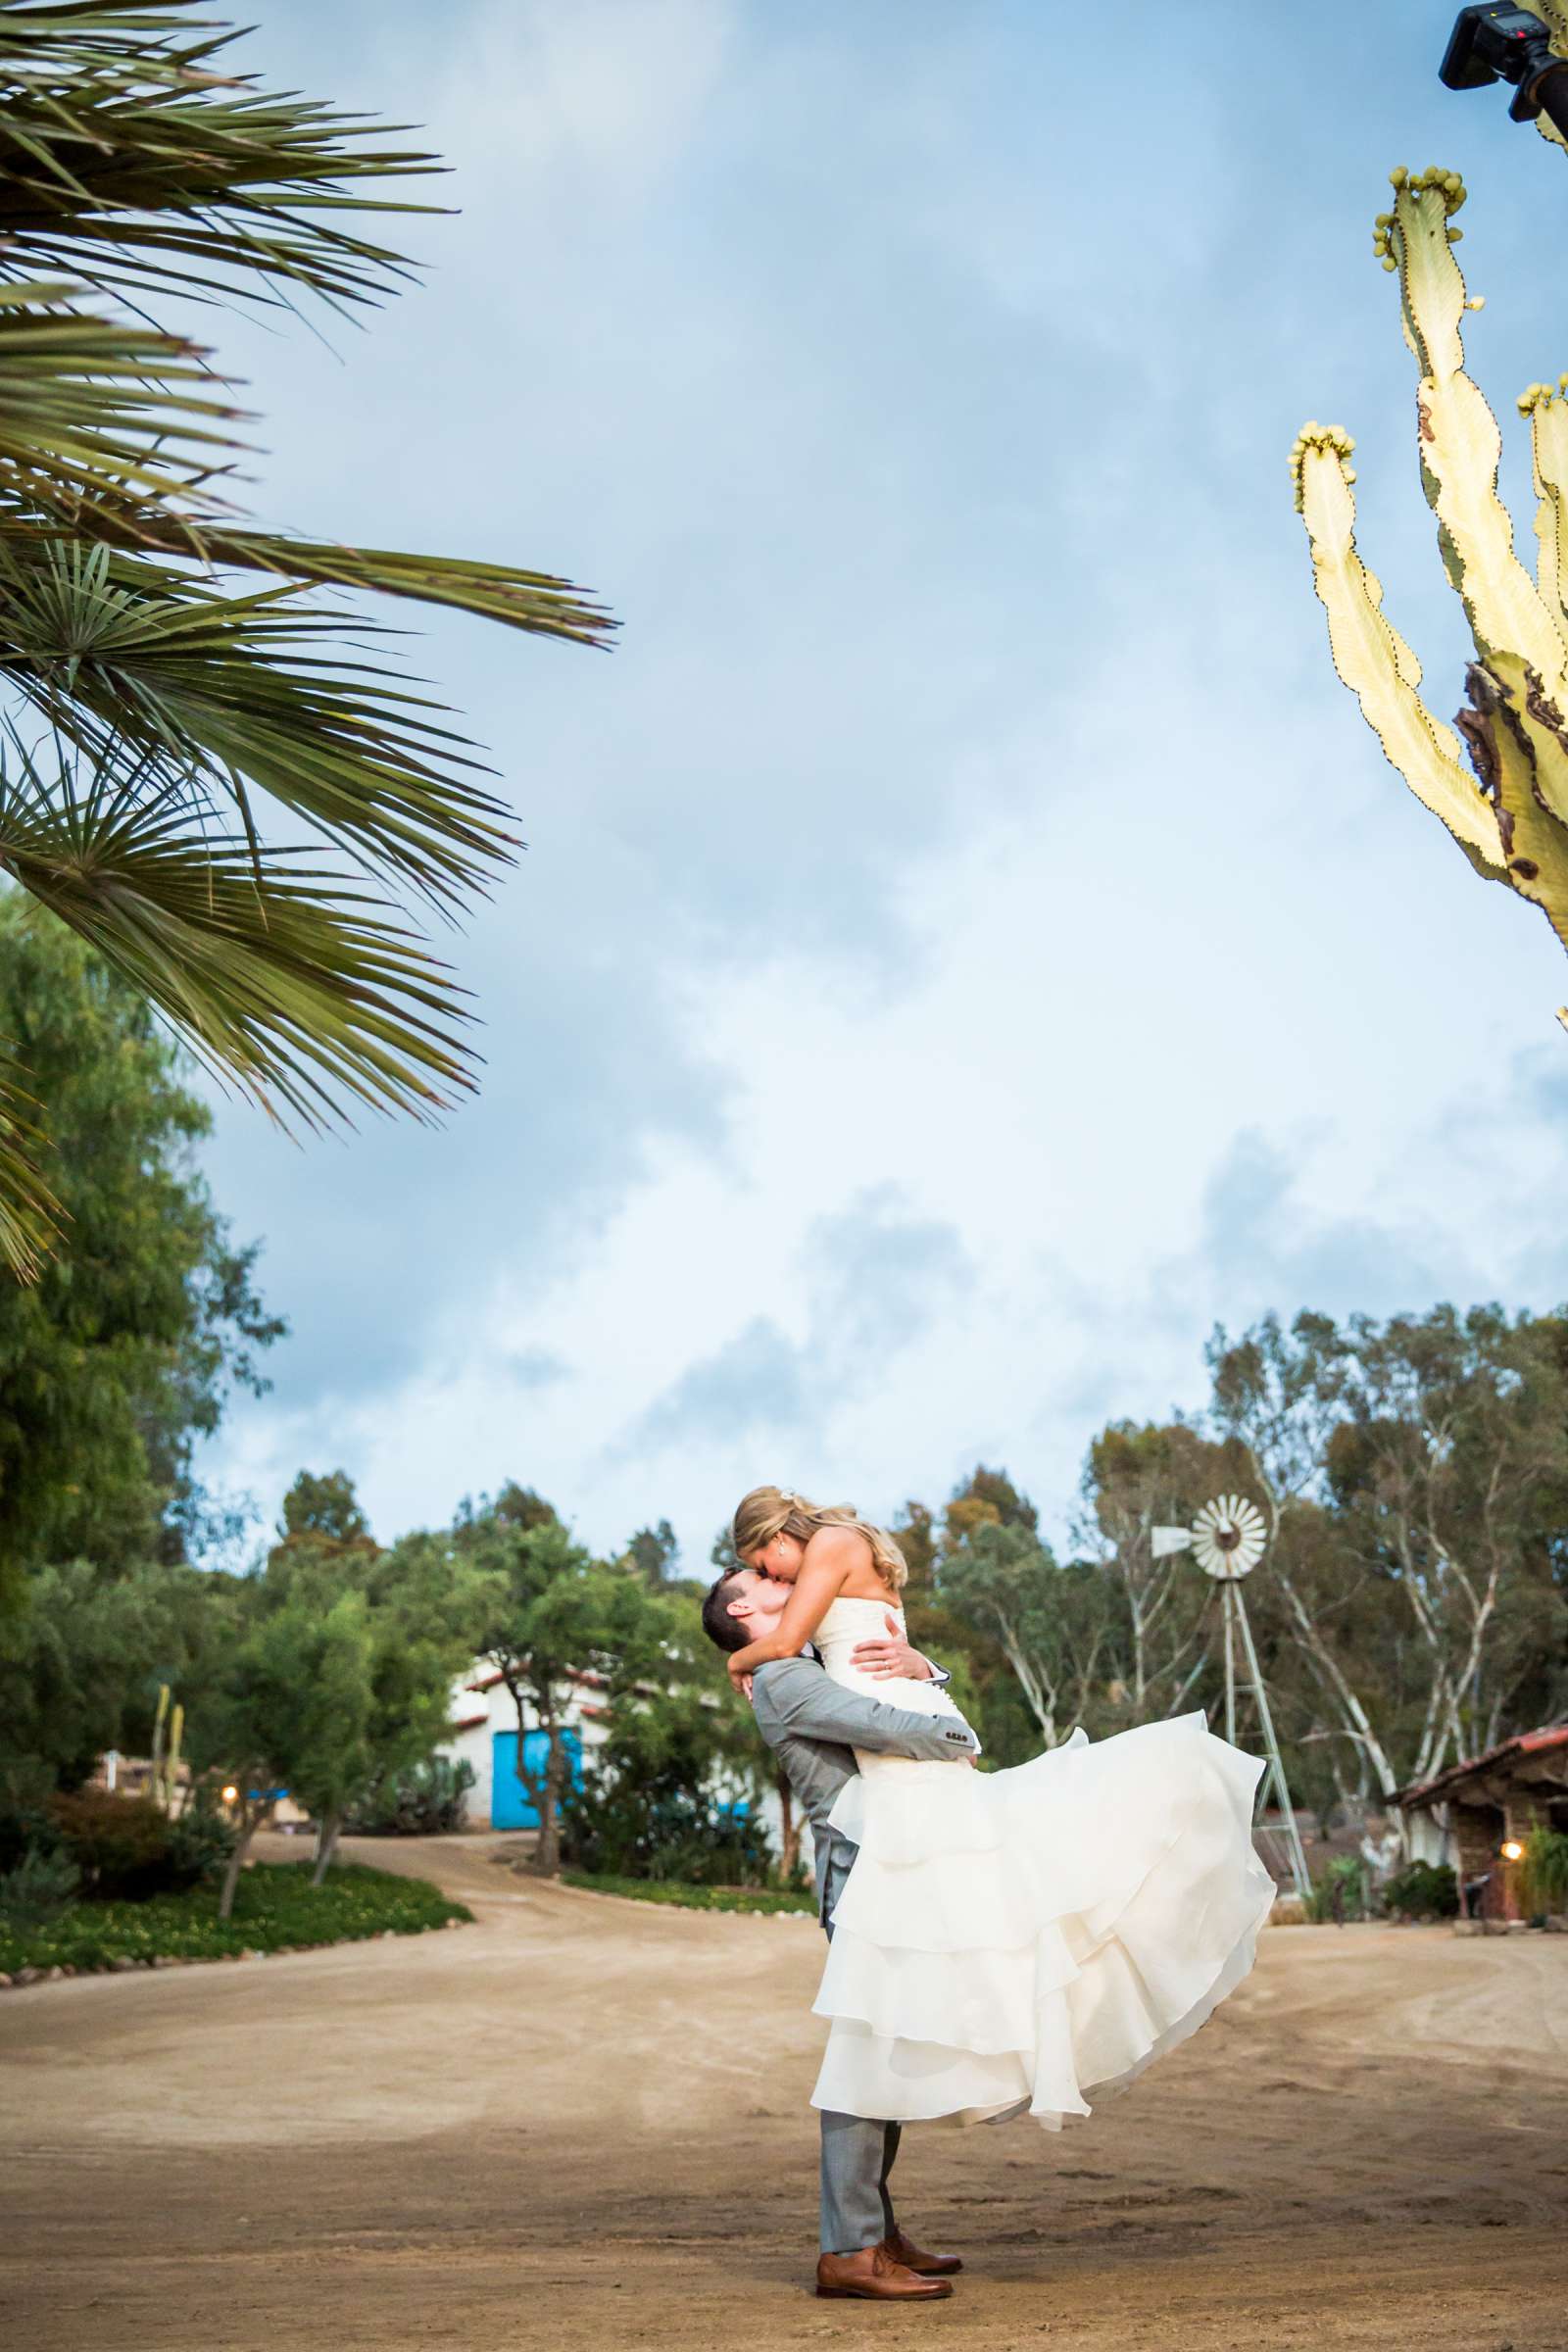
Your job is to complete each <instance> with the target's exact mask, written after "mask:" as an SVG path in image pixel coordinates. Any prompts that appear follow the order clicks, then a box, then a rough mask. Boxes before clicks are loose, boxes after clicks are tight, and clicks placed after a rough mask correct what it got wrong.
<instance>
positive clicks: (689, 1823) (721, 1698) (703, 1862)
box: [563, 1589, 794, 1886]
mask: <svg viewBox="0 0 1568 2352" xmlns="http://www.w3.org/2000/svg"><path fill="white" fill-rule="evenodd" d="M701 1607H702V1604H701V1600H700V1598H699V1597H698V1595H697V1594H696V1593H690V1592H686V1591H682V1590H678V1589H677V1590H674V1591H669V1590H666V1591H663V1592H662V1593H654V1594H650V1595H649V1596H648V1598H647V1601H646V1605H645V1607H644V1609H643V1610H642V1611H641V1612H640V1613H639V1616H638V1619H637V1622H636V1624H635V1630H634V1632H633V1635H632V1639H631V1640H630V1642H629V1643H628V1645H627V1646H626V1647H624V1648H622V1649H621V1650H620V1651H618V1652H617V1653H616V1654H615V1656H614V1657H613V1659H612V1660H610V1661H609V1670H608V1672H607V1674H606V1676H605V1682H604V1690H603V1693H602V1697H603V1704H604V1707H605V1725H604V1729H605V1738H604V1740H603V1742H602V1744H601V1745H600V1746H599V1747H598V1748H596V1750H595V1752H594V1756H593V1760H592V1763H591V1765H590V1766H589V1769H588V1772H587V1775H586V1777H585V1782H584V1786H583V1788H582V1789H580V1790H575V1791H572V1792H570V1793H569V1794H568V1796H567V1798H566V1801H565V1805H564V1821H563V1827H564V1848H565V1851H566V1853H567V1855H568V1857H569V1858H570V1859H572V1860H574V1861H577V1862H579V1863H581V1864H583V1865H585V1866H586V1867H588V1868H590V1869H599V1870H608V1871H613V1872H615V1873H617V1874H620V1875H624V1876H627V1877H633V1878H660V1879H682V1880H685V1881H686V1882H688V1883H689V1884H692V1885H710V1886H711V1885H724V1886H739V1885H760V1884H761V1883H762V1882H763V1881H764V1880H765V1878H766V1874H767V1870H768V1865H769V1862H770V1859H771V1857H770V1854H769V1850H768V1843H767V1838H766V1836H765V1834H764V1833H763V1831H762V1829H761V1827H760V1822H759V1820H758V1818H757V1813H756V1800H757V1799H758V1797H759V1796H760V1795H761V1793H762V1792H763V1790H765V1789H768V1788H770V1787H771V1786H772V1785H773V1781H774V1771H773V1757H772V1754H771V1751H770V1750H768V1749H767V1748H766V1747H765V1746H764V1744H763V1742H762V1741H761V1740H760V1739H759V1738H758V1736H757V1731H756V1727H755V1725H754V1723H753V1721H752V1716H751V1710H750V1709H749V1708H743V1707H738V1706H737V1705H736V1703H735V1700H734V1696H733V1693H732V1692H731V1691H730V1687H729V1678H728V1676H727V1675H726V1674H725V1673H724V1671H723V1666H722V1663H721V1661H720V1660H719V1659H718V1658H717V1656H716V1654H715V1652H714V1650H713V1648H712V1645H711V1642H709V1640H708V1637H707V1635H706V1634H705V1633H704V1632H703V1629H702V1615H701ZM784 1867H785V1873H786V1876H787V1875H789V1872H790V1871H791V1870H792V1869H793V1867H794V1860H793V1857H790V1856H786V1857H784Z"/></svg>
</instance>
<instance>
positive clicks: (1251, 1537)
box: [1149, 1495, 1312, 1900]
mask: <svg viewBox="0 0 1568 2352" xmlns="http://www.w3.org/2000/svg"><path fill="white" fill-rule="evenodd" d="M1149 1532H1150V1541H1151V1544H1152V1549H1153V1554H1154V1557H1155V1559H1156V1560H1164V1559H1168V1558H1169V1557H1170V1556H1171V1554H1172V1553H1173V1552H1177V1551H1191V1552H1192V1554H1193V1557H1194V1558H1195V1559H1196V1560H1197V1562H1198V1565H1199V1566H1200V1568H1201V1570H1202V1571H1203V1574H1204V1575H1205V1576H1211V1577H1212V1578H1213V1579H1214V1582H1215V1583H1216V1584H1217V1585H1218V1587H1219V1598H1220V1614H1221V1617H1222V1619H1223V1622H1224V1627H1225V1737H1226V1739H1227V1740H1230V1742H1231V1744H1232V1745H1233V1746H1234V1745H1235V1742H1236V1684H1237V1646H1238V1643H1239V1644H1240V1647H1241V1653H1242V1657H1243V1659H1244V1660H1245V1669H1246V1671H1245V1679H1244V1685H1243V1687H1244V1689H1246V1690H1247V1691H1250V1693H1251V1696H1252V1700H1253V1703H1254V1705H1255V1706H1256V1708H1257V1723H1258V1729H1259V1731H1260V1732H1261V1733H1262V1735H1263V1752H1264V1754H1265V1756H1266V1757H1267V1759H1268V1761H1267V1763H1266V1764H1265V1766H1264V1768H1263V1785H1262V1792H1261V1793H1262V1801H1263V1803H1264V1805H1265V1806H1266V1805H1267V1803H1268V1800H1269V1791H1270V1789H1272V1790H1273V1792H1274V1797H1275V1801H1276V1803H1277V1804H1278V1806H1279V1809H1280V1819H1281V1821H1282V1823H1283V1824H1284V1830H1283V1835H1284V1839H1285V1849H1286V1853H1287V1855H1288V1857H1289V1860H1290V1865H1291V1876H1292V1878H1293V1879H1294V1880H1295V1881H1296V1891H1297V1893H1298V1894H1299V1895H1300V1896H1301V1897H1302V1898H1303V1900H1304V1898H1305V1897H1306V1896H1307V1895H1309V1894H1310V1893H1311V1891H1312V1881H1311V1877H1310V1875H1309V1874H1308V1871H1307V1867H1306V1856H1305V1854H1304V1853H1303V1852H1302V1850H1301V1837H1300V1832H1299V1830H1298V1829H1297V1826H1296V1808H1295V1807H1294V1806H1293V1804H1292V1803H1291V1792H1290V1789H1289V1788H1288V1787H1287V1785H1286V1780H1285V1765H1284V1763H1283V1761H1282V1759H1281V1756H1280V1743H1279V1740H1278V1739H1277V1738H1276V1737H1275V1733H1274V1718H1273V1715H1272V1714H1271V1713H1270V1711H1269V1703H1268V1693H1267V1691H1265V1690H1264V1688H1263V1672H1262V1668H1261V1667H1260V1666H1259V1665H1258V1662H1257V1644H1256V1643H1255V1642H1254V1641H1253V1640H1252V1628H1251V1625H1250V1622H1249V1619H1248V1615H1247V1603H1246V1601H1245V1600H1244V1599H1243V1598H1242V1579H1243V1578H1244V1577H1246V1576H1250V1575H1251V1573H1252V1570H1253V1569H1254V1568H1255V1567H1256V1566H1257V1563H1258V1561H1259V1560H1260V1559H1261V1558H1262V1557H1263V1550H1264V1546H1265V1544H1266V1543H1267V1540H1268V1538H1267V1531H1266V1528H1265V1525H1264V1520H1263V1514H1262V1512H1261V1511H1260V1510H1259V1509H1258V1508H1257V1506H1256V1504H1255V1503H1250V1502H1248V1501H1247V1500H1246V1499H1245V1498H1244V1497H1243V1496H1242V1495H1220V1496H1219V1497H1218V1498H1217V1500H1215V1501H1213V1502H1205V1503H1204V1505H1203V1507H1202V1509H1201V1511H1200V1512H1199V1514H1198V1516H1197V1518H1196V1519H1195V1520H1194V1521H1193V1524H1192V1526H1191V1527H1154V1528H1151V1529H1150V1531H1149Z"/></svg>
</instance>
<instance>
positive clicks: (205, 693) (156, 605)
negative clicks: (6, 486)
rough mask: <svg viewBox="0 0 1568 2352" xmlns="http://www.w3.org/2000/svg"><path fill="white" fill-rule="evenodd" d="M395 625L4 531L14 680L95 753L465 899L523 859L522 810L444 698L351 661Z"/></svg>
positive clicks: (2, 627) (5, 603) (0, 576)
mask: <svg viewBox="0 0 1568 2352" xmlns="http://www.w3.org/2000/svg"><path fill="white" fill-rule="evenodd" d="M378 633H379V632H377V631H376V630H375V629H374V627H373V625H372V624H370V623H368V622H367V621H365V620H363V619H357V618H355V617H354V616H352V615H350V614H347V613H338V612H330V611H328V610H326V609H325V608H324V607H322V606H321V605H320V604H319V603H311V602H307V601H306V599H305V596H304V593H303V592H302V591H301V590H299V589H297V588H292V587H280V588H270V589H266V590H262V591H260V592H258V593H254V594H252V595H249V596H238V597H232V596H224V595H222V594H221V592H219V591H218V590H216V589H210V588H208V587H206V586H205V585H203V584H201V583H199V582H196V581H192V580H189V579H184V578H181V577H179V576H178V575H177V574H174V573H172V572H170V571H168V570H166V569H164V568H162V567H161V566H159V565H158V564H150V563H147V562H145V561H142V562H138V561H136V560H134V559H126V558H121V559H114V558H112V557H111V555H110V553H109V551H108V550H107V549H104V548H97V549H94V550H93V551H92V552H91V553H90V554H87V555H83V554H82V553H81V552H80V551H79V550H77V549H75V548H73V547H72V546H71V545H70V544H69V543H64V542H60V541H56V540H49V539H40V540H38V541H35V542H32V543H30V544H29V545H28V547H27V549H26V552H25V556H24V554H23V552H22V550H20V549H19V548H18V547H17V546H16V545H12V546H10V547H8V546H7V544H6V542H5V539H4V535H3V534H0V675H8V676H9V677H10V678H11V679H12V680H13V682H14V683H15V685H16V686H17V687H19V688H20V690H21V691H22V692H23V693H24V694H25V695H26V696H27V698H28V699H29V701H31V702H32V703H33V704H34V705H35V707H36V708H37V709H38V710H39V711H41V712H42V713H43V714H44V715H45V716H46V717H47V718H48V720H49V722H50V724H51V725H52V726H53V727H54V728H55V729H56V731H57V732H58V733H59V734H60V735H62V736H63V737H65V738H66V739H67V740H68V741H70V742H72V743H73V744H75V745H76V746H77V747H78V748H79V749H80V750H82V751H84V752H87V753H89V754H90V755H91V756H92V757H94V758H108V759H112V758H114V757H115V756H116V748H117V747H119V746H127V747H129V748H130V749H132V750H133V751H134V753H135V754H136V755H138V756H139V757H140V758H141V759H142V760H143V761H144V763H145V764H144V768H143V781H144V783H146V784H149V785H152V784H156V785H157V786H159V787H160V788H165V787H167V788H173V787H178V788H179V789H180V790H181V792H182V793H183V795H184V798H185V801H186V804H187V807H195V806H202V807H210V805H211V802H212V796H213V794H214V793H215V792H216V793H218V794H220V795H221V796H224V797H226V798H228V799H230V800H231V801H232V803H233V805H234V806H235V807H236V808H237V809H238V810H239V813H240V820H241V822H242V824H243V825H244V827H245V830H246V831H247V833H249V834H252V835H254V833H255V831H256V827H255V824H254V821H253V818H252V814H251V802H250V793H251V790H252V789H253V788H254V789H258V790H261V791H264V792H266V793H269V794H270V796H271V798H272V799H273V800H275V801H277V802H279V803H280V804H281V805H282V806H283V807H284V808H286V809H289V810H290V811H291V812H292V813H294V814H295V815H297V816H303V817H305V818H307V819H309V821H310V822H311V823H312V824H313V825H315V826H317V827H318V828H319V830H320V832H321V833H322V834H323V835H325V836H326V837H327V838H328V839H330V840H331V841H333V842H335V843H337V844H339V845H340V846H342V847H344V848H347V849H348V850H350V851H352V852H353V853H354V854H355V856H356V857H357V858H359V859H360V860H361V862H363V863H364V864H366V865H367V866H369V867H372V868H377V869H379V870H381V871H383V872H385V873H387V874H389V875H391V876H393V877H395V878H396V879H398V880H399V881H402V882H405V883H410V884H412V885H413V886H414V887H415V888H417V889H418V890H420V891H422V892H425V893H426V894H428V895H429V896H431V897H434V898H437V899H441V900H444V901H446V902H448V903H449V904H451V903H457V902H461V901H462V900H463V899H465V898H466V897H468V896H471V895H472V894H473V893H474V892H476V891H480V890H482V889H483V888H484V886H485V884H486V883H487V881H488V880H489V878H490V876H491V875H492V874H493V872H494V871H495V870H496V868H497V867H498V866H500V865H504V864H506V863H509V862H510V860H511V858H512V853H513V850H514V847H515V840H514V836H513V834H512V833H511V831H510V829H509V825H508V811H507V809H506V806H505V804H504V803H503V802H502V801H500V800H499V799H497V797H496V796H495V794H494V793H493V792H492V791H490V790H489V789H488V787H487V785H486V783H485V782H484V780H483V779H484V776H485V771H484V770H483V769H482V768H481V766H480V765H479V763H478V761H477V760H475V759H473V758H472V757H471V756H470V747H469V746H468V745H467V744H466V741H465V739H464V738H463V737H462V736H461V735H458V734H456V733H455V732H454V731H453V730H452V729H450V728H449V727H445V726H443V725H441V724H439V723H438V721H437V716H436V714H437V713H439V714H440V716H442V717H444V716H445V715H446V714H445V712H444V711H442V710H441V706H440V705H439V704H436V703H434V702H432V701H430V700H428V699H427V698H424V697H421V696H418V695H416V694H414V693H411V692H410V691H409V689H408V687H407V686H406V685H403V684H394V683H393V682H392V681H393V680H394V679H395V678H398V677H399V676H400V674H401V673H399V672H397V671H394V670H393V669H391V668H390V667H388V666H387V665H386V664H384V663H379V662H369V661H363V660H352V661H351V660H349V659H347V658H346V654H345V651H344V649H345V648H346V647H352V648H357V647H358V646H359V643H360V641H361V640H363V639H366V638H371V639H373V638H374V637H375V636H376V635H377V634H378ZM231 821H232V818H231V815H228V816H225V817H224V818H223V819H222V820H221V824H222V829H226V828H227V825H228V824H229V823H230V822H231Z"/></svg>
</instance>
